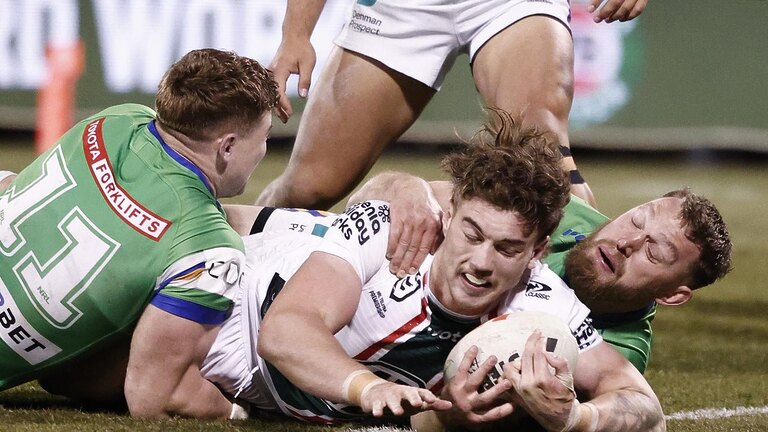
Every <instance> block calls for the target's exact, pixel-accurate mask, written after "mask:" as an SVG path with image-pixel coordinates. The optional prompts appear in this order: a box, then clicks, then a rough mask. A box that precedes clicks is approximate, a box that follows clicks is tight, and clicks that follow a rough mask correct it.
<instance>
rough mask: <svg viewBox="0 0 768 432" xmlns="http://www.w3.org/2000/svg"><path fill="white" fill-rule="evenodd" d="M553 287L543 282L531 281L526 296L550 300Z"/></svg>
mask: <svg viewBox="0 0 768 432" xmlns="http://www.w3.org/2000/svg"><path fill="white" fill-rule="evenodd" d="M551 291H552V288H550V287H548V286H546V285H544V284H543V283H539V282H534V281H530V282H528V286H526V287H525V296H526V297H536V298H540V299H542V300H549V296H550V292H551Z"/></svg>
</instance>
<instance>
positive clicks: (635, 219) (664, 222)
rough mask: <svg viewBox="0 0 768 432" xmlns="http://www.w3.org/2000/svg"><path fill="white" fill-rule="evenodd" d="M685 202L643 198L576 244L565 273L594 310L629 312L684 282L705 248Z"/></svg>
mask: <svg viewBox="0 0 768 432" xmlns="http://www.w3.org/2000/svg"><path fill="white" fill-rule="evenodd" d="M681 204H682V200H681V199H680V198H660V199H657V200H654V201H650V202H648V203H645V204H642V205H640V206H638V207H635V208H633V209H632V210H629V211H628V212H626V213H624V214H622V215H621V216H619V217H618V218H616V219H615V220H613V221H611V222H609V223H607V224H606V225H604V226H603V227H602V228H601V229H600V230H598V231H597V232H596V233H594V234H593V235H591V236H590V237H589V238H587V239H585V240H583V241H582V242H580V243H579V244H577V245H576V247H574V248H573V249H572V250H571V252H569V254H568V258H567V260H566V273H567V275H568V281H569V284H570V285H571V288H573V289H574V290H575V291H576V294H577V295H578V297H579V299H581V301H583V302H584V303H585V304H586V305H587V306H589V307H590V308H591V309H592V310H593V311H595V312H603V313H605V312H614V313H617V312H626V311H631V310H637V309H640V308H642V307H644V306H646V305H648V304H649V303H650V302H652V301H653V300H654V299H656V298H661V297H664V296H666V295H669V294H671V293H672V292H673V291H674V290H675V289H677V288H678V287H680V286H685V285H686V284H687V283H688V282H689V279H690V269H691V266H692V265H693V263H694V262H695V261H696V260H698V258H699V255H700V252H699V249H698V247H697V246H696V245H695V244H694V243H693V242H692V241H691V240H689V239H688V238H687V237H686V236H685V231H684V228H683V226H682V220H681V219H680V210H681ZM686 300H687V299H686Z"/></svg>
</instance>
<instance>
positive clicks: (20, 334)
mask: <svg viewBox="0 0 768 432" xmlns="http://www.w3.org/2000/svg"><path fill="white" fill-rule="evenodd" d="M0 339H2V340H3V342H5V343H6V345H8V347H9V348H11V349H12V350H13V351H14V352H15V353H16V354H18V355H20V356H21V357H22V358H23V359H24V360H26V361H27V362H29V364H31V365H36V364H38V363H40V362H43V361H45V360H48V359H49V358H51V357H53V356H55V355H56V354H58V353H60V352H61V348H59V347H58V346H56V345H54V344H53V343H52V342H51V341H49V340H48V339H46V338H44V337H43V336H42V335H41V334H40V333H38V332H37V330H35V328H34V327H32V325H31V324H30V323H29V321H27V319H26V318H25V317H24V315H22V314H21V310H19V307H18V306H16V302H14V301H13V297H11V294H10V293H9V292H8V287H6V286H5V284H4V283H3V281H2V280H0Z"/></svg>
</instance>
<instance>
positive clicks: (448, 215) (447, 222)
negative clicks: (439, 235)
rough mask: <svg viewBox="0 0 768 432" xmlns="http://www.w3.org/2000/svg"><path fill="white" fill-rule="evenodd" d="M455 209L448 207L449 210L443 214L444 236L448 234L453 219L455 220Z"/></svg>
mask: <svg viewBox="0 0 768 432" xmlns="http://www.w3.org/2000/svg"><path fill="white" fill-rule="evenodd" d="M454 211H455V209H454V208H453V206H452V205H451V206H448V208H447V209H446V210H445V211H444V212H443V216H442V222H443V236H445V235H446V234H447V233H448V226H449V225H450V224H451V219H453V212H454Z"/></svg>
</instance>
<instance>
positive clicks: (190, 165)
mask: <svg viewBox="0 0 768 432" xmlns="http://www.w3.org/2000/svg"><path fill="white" fill-rule="evenodd" d="M147 127H148V128H149V131H150V132H151V133H152V135H154V136H155V138H157V140H158V141H159V142H160V145H161V146H163V150H165V152H166V153H168V156H170V157H171V158H173V160H175V161H176V162H178V163H179V164H180V165H182V166H183V167H185V168H187V169H188V170H190V171H192V172H193V173H194V174H195V175H196V176H197V177H198V178H199V179H200V181H201V182H203V184H204V185H205V187H206V188H207V189H208V191H209V192H210V193H211V195H213V196H214V197H215V196H216V195H215V194H214V193H213V188H211V184H210V183H208V179H207V178H206V177H205V174H203V171H202V170H201V169H200V168H198V166H197V165H195V164H193V163H192V161H190V160H189V159H187V158H185V157H184V156H182V155H180V154H179V153H178V152H177V151H176V150H174V149H172V148H171V146H169V145H168V144H166V143H165V141H164V140H163V138H162V137H161V136H160V133H159V132H158V131H157V126H155V120H152V121H151V122H149V124H148V125H147Z"/></svg>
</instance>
